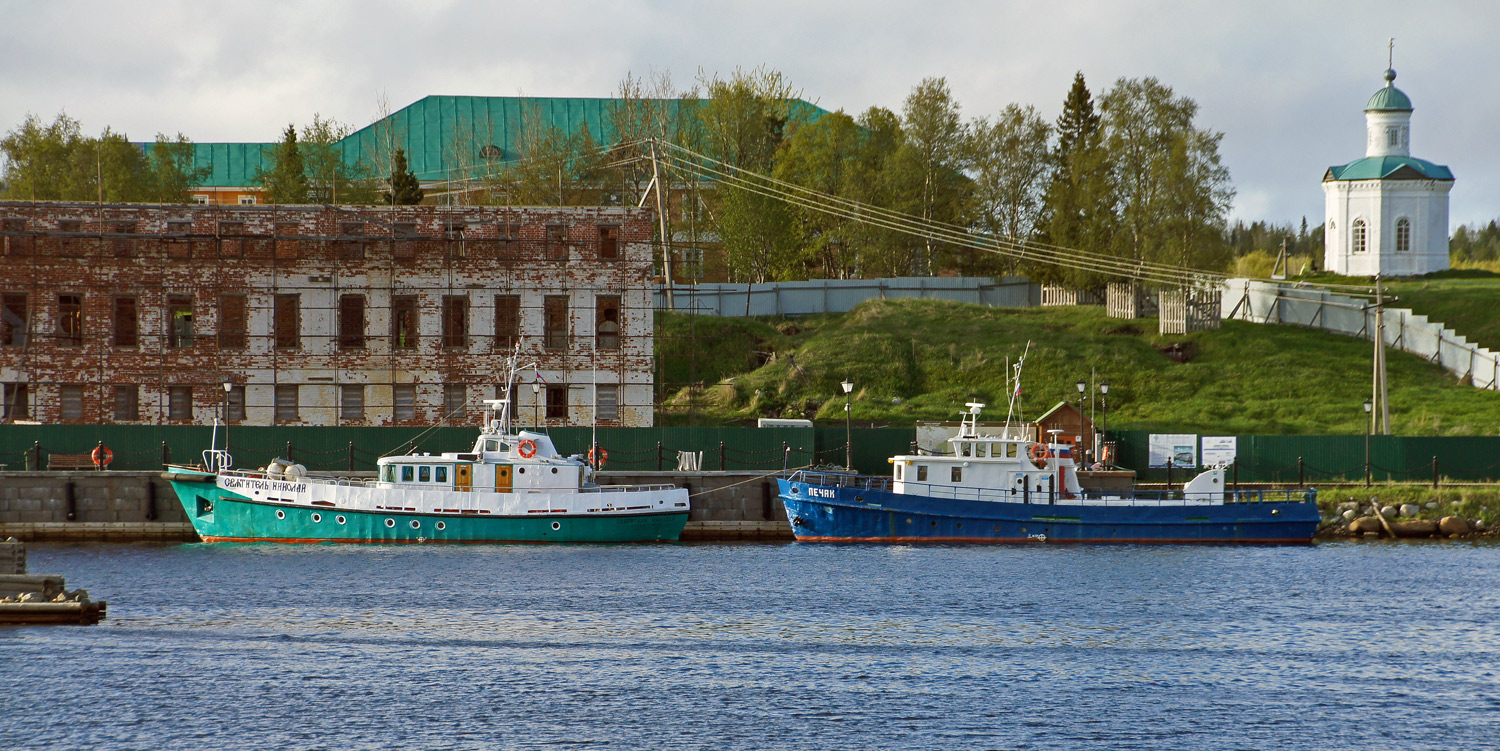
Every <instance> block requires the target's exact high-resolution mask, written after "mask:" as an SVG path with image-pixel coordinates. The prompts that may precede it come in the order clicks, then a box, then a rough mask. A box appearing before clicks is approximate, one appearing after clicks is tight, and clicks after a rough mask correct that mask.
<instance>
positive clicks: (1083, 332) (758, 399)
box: [657, 300, 1500, 435]
mask: <svg viewBox="0 0 1500 751" xmlns="http://www.w3.org/2000/svg"><path fill="white" fill-rule="evenodd" d="M658 316H659V317H658V319H657V320H658V340H657V347H658V367H659V369H660V373H659V382H660V383H662V384H664V388H666V389H667V393H666V394H665V395H664V399H665V401H666V402H667V404H666V407H665V408H664V409H663V413H664V414H663V419H664V421H665V422H668V423H671V422H678V421H682V420H685V419H686V416H687V415H688V414H690V413H691V414H693V415H694V419H695V420H696V421H698V422H699V423H700V424H701V423H705V422H708V423H711V422H738V421H748V420H753V419H754V418H756V417H810V418H813V419H816V420H818V421H820V422H828V423H837V422H840V421H842V419H843V403H844V402H843V397H842V393H841V390H840V388H839V385H838V384H839V381H841V380H843V379H844V378H845V377H847V378H850V379H851V380H853V381H854V383H855V394H854V406H853V416H854V419H855V420H856V421H858V422H860V423H863V424H868V423H874V424H886V425H896V424H910V423H912V422H914V421H917V420H938V419H955V418H956V417H957V415H958V413H959V411H960V410H961V409H962V408H963V403H964V402H966V401H972V400H978V401H983V402H986V403H988V404H990V405H992V406H991V408H990V410H989V411H988V412H987V414H988V416H989V417H990V418H991V419H1003V416H1004V406H1003V405H1004V400H1005V396H1006V383H1005V374H1006V364H1007V362H1008V361H1009V362H1014V361H1015V358H1016V357H1018V356H1019V355H1020V354H1021V352H1022V350H1023V349H1024V348H1025V347H1026V343H1027V341H1028V340H1029V341H1031V343H1032V347H1031V354H1030V355H1029V356H1028V358H1027V361H1026V371H1025V374H1024V376H1023V382H1022V388H1023V391H1022V396H1023V412H1024V416H1025V417H1026V418H1027V419H1031V418H1035V417H1036V416H1037V415H1039V414H1040V413H1041V412H1043V411H1045V410H1046V409H1049V408H1051V407H1052V405H1054V404H1056V403H1057V402H1058V401H1060V400H1063V399H1069V400H1076V399H1077V390H1076V388H1075V387H1074V386H1073V384H1074V382H1075V381H1078V380H1079V379H1083V380H1090V378H1091V373H1092V374H1093V376H1094V377H1095V378H1096V379H1097V380H1106V381H1108V382H1109V383H1110V394H1109V425H1110V427H1112V428H1122V429H1124V428H1134V429H1149V430H1156V431H1176V430H1181V431H1185V432H1216V431H1219V432H1229V433H1240V434H1250V433H1280V434H1294V433H1303V434H1309V433H1311V434H1317V433H1362V432H1363V431H1364V411H1363V409H1362V408H1361V404H1362V403H1363V402H1364V400H1365V399H1367V398H1369V383H1370V344H1369V342H1366V341H1361V340H1359V339H1354V338H1352V337H1345V336H1338V335H1335V334H1328V333H1323V332H1318V331H1313V330H1309V329H1302V328H1297V327H1291V326H1265V325H1259V324H1252V323H1244V322H1238V321H1230V322H1227V323H1226V324H1225V326H1224V328H1223V329H1220V330H1218V331H1205V332H1198V333H1194V334H1190V335H1188V336H1176V337H1162V336H1158V335H1157V334H1156V322H1155V320H1144V321H1122V320H1117V319H1111V318H1107V317H1105V315H1104V312H1103V310H1102V309H1101V308H1098V307H1081V308H1021V309H1005V308H986V307H980V306H976V305H965V304H959V303H947V302H940V301H931V300H871V301H868V302H866V303H864V304H862V305H860V306H859V307H857V308H856V309H855V310H853V311H852V312H850V313H848V314H845V315H823V316H812V317H807V318H797V319H792V320H785V321H779V322H778V321H770V320H742V319H721V318H713V317H709V316H689V315H685V314H675V313H660V314H658ZM1173 345H1176V346H1177V348H1178V349H1180V350H1181V351H1182V352H1183V353H1185V354H1186V362H1175V361H1174V360H1173V359H1170V358H1169V357H1168V356H1167V355H1166V354H1164V352H1165V351H1166V350H1167V349H1168V348H1169V347H1172V346H1173ZM1387 359H1388V367H1389V383H1390V398H1391V405H1392V413H1391V421H1392V428H1393V430H1394V431H1395V432H1397V433H1401V434H1407V435H1479V434H1484V435H1492V434H1494V433H1495V432H1496V430H1497V425H1500V394H1497V393H1495V392H1490V391H1481V390H1478V389H1474V388H1472V387H1468V386H1461V385H1459V384H1458V383H1457V381H1456V379H1454V378H1453V377H1452V376H1451V375H1449V374H1448V373H1447V372H1445V371H1443V370H1442V369H1441V368H1439V367H1437V366H1436V365H1433V364H1431V363H1428V362H1427V361H1425V360H1423V359H1421V358H1418V357H1415V356H1411V355H1407V354H1405V353H1401V352H1394V351H1392V352H1389V353H1388V358H1387ZM700 381H701V382H702V383H703V384H704V385H703V387H702V388H698V387H692V386H684V387H681V388H677V387H674V386H673V384H676V385H679V386H680V385H682V384H686V383H689V382H700ZM997 409H998V411H999V414H997V413H996V411H997Z"/></svg>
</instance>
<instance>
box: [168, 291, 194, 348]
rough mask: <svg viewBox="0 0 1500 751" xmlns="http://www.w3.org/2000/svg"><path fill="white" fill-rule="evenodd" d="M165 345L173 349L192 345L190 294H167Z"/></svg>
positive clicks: (191, 303) (191, 302)
mask: <svg viewBox="0 0 1500 751" xmlns="http://www.w3.org/2000/svg"><path fill="white" fill-rule="evenodd" d="M167 323H168V326H169V327H170V329H169V331H168V333H167V346H168V347H172V348H174V349H181V348H183V347H191V346H193V297H192V295H168V296H167Z"/></svg>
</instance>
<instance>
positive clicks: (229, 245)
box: [219, 222, 245, 258]
mask: <svg viewBox="0 0 1500 751" xmlns="http://www.w3.org/2000/svg"><path fill="white" fill-rule="evenodd" d="M244 238H245V223H244V222H219V255H221V256H224V257H225V258H239V257H240V256H242V255H244V254H245V239H244Z"/></svg>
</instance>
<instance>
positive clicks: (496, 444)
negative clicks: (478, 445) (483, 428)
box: [484, 441, 500, 451]
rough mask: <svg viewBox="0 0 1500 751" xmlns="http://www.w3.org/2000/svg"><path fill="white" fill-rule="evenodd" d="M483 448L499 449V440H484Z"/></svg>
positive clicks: (486, 449)
mask: <svg viewBox="0 0 1500 751" xmlns="http://www.w3.org/2000/svg"><path fill="white" fill-rule="evenodd" d="M484 450H485V451H499V450H500V442H499V441H485V442H484Z"/></svg>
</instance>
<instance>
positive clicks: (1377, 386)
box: [1370, 274, 1391, 435]
mask: <svg viewBox="0 0 1500 751" xmlns="http://www.w3.org/2000/svg"><path fill="white" fill-rule="evenodd" d="M1374 338H1375V356H1374V372H1373V373H1372V375H1371V380H1372V382H1371V386H1370V390H1371V395H1370V400H1371V401H1373V402H1375V409H1374V410H1372V411H1371V412H1370V420H1371V424H1372V426H1373V430H1372V432H1374V433H1377V434H1379V435H1390V434H1391V405H1390V404H1389V402H1388V401H1387V400H1386V397H1387V395H1388V393H1389V392H1388V390H1387V388H1386V382H1385V291H1384V289H1383V288H1382V286H1381V283H1380V275H1379V274H1376V275H1375V337H1374Z"/></svg>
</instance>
